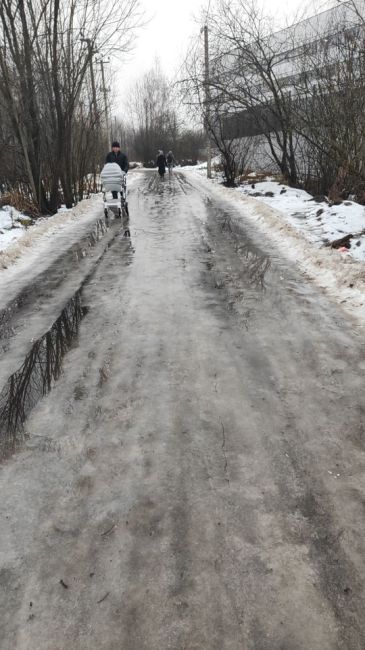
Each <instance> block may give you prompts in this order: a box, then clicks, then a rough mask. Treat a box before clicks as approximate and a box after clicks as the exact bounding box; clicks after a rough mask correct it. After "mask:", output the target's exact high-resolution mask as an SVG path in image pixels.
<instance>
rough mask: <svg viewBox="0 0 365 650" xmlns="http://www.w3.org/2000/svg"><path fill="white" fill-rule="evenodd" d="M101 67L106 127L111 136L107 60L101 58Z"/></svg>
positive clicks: (108, 136)
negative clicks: (105, 67) (106, 74)
mask: <svg viewBox="0 0 365 650" xmlns="http://www.w3.org/2000/svg"><path fill="white" fill-rule="evenodd" d="M99 63H100V67H101V81H102V84H103V95H104V111H105V127H106V132H107V138H108V140H109V138H110V137H111V134H110V128H111V127H110V124H109V107H108V91H107V87H106V85H105V74H104V63H107V62H106V61H103V60H102V59H100V61H99Z"/></svg>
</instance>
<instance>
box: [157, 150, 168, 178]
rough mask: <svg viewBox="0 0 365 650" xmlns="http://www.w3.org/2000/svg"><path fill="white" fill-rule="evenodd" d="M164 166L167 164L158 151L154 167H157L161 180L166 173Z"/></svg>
mask: <svg viewBox="0 0 365 650" xmlns="http://www.w3.org/2000/svg"><path fill="white" fill-rule="evenodd" d="M166 165H167V162H166V158H165V156H164V152H163V151H161V150H160V151H159V152H158V156H157V160H156V167H158V173H159V174H160V176H161V178H163V177H164V175H165V173H166Z"/></svg>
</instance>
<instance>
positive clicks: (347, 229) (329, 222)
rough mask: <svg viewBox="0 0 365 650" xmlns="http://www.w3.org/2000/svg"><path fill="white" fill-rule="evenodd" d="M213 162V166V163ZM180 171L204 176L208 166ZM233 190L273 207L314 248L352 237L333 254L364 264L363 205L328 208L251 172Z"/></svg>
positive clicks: (216, 178) (216, 177)
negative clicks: (258, 178) (259, 177)
mask: <svg viewBox="0 0 365 650" xmlns="http://www.w3.org/2000/svg"><path fill="white" fill-rule="evenodd" d="M212 162H213V164H214V161H212ZM213 166H214V165H213ZM183 169H184V170H186V171H188V170H190V171H193V172H194V173H196V174H198V175H201V176H205V175H206V170H207V165H206V163H201V164H199V165H196V166H195V167H186V168H183ZM221 181H222V174H221V173H218V172H214V171H213V178H212V182H213V183H214V184H217V183H218V184H219V183H220V182H221ZM234 191H236V192H239V193H243V194H244V195H247V196H251V197H253V198H254V199H255V200H256V201H258V202H262V203H264V204H265V205H268V206H269V207H271V208H273V209H274V210H275V211H276V214H277V216H279V215H280V216H281V218H282V220H283V224H282V225H284V224H285V223H286V224H288V225H290V226H292V227H293V228H294V229H295V230H297V231H298V233H299V234H300V235H301V236H302V237H303V238H304V239H306V240H307V242H310V243H312V244H313V246H315V247H316V248H320V247H322V246H327V245H329V244H330V243H331V242H334V241H336V240H338V239H341V238H342V237H345V236H346V235H349V234H351V235H353V237H352V238H351V240H350V242H349V244H348V246H349V248H346V246H345V247H340V248H338V249H336V255H340V256H341V255H345V256H348V257H352V258H353V259H355V260H357V261H359V262H365V207H364V206H363V205H359V204H358V203H355V202H354V201H350V200H348V201H343V202H342V203H341V204H340V205H332V206H331V205H329V203H328V202H326V201H316V200H314V199H313V197H312V196H311V195H310V194H308V192H306V191H305V190H300V189H295V188H292V187H288V186H287V185H284V184H282V183H279V182H277V181H276V180H274V179H271V178H267V179H265V180H262V181H258V182H257V180H256V174H254V173H253V174H251V176H250V177H249V178H248V180H247V181H246V182H245V183H243V184H242V185H240V186H239V187H237V188H236V189H235V190H233V189H232V190H229V192H234ZM278 225H280V224H278ZM281 234H282V235H283V234H284V233H283V232H282V233H281ZM282 245H283V247H284V248H286V246H287V244H286V242H285V239H283V240H282Z"/></svg>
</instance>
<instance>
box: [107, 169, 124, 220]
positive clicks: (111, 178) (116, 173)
mask: <svg viewBox="0 0 365 650" xmlns="http://www.w3.org/2000/svg"><path fill="white" fill-rule="evenodd" d="M126 176H127V174H126V173H125V172H124V171H123V170H122V169H121V168H120V167H119V165H118V164H117V163H106V164H105V165H104V167H103V169H102V170H101V172H100V178H101V182H102V186H103V201H104V214H105V216H106V217H108V214H109V210H111V211H112V212H114V213H115V214H116V216H117V217H119V218H121V217H122V215H123V217H128V216H129V211H128V203H127V180H126ZM108 192H109V193H111V192H116V193H119V192H120V199H119V198H116V199H114V198H110V197H108V196H107V194H108Z"/></svg>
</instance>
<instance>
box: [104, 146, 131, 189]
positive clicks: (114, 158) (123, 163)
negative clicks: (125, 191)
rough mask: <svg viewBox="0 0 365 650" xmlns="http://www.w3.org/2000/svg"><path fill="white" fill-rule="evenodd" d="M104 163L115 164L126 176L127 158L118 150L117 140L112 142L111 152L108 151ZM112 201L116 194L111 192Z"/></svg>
mask: <svg viewBox="0 0 365 650" xmlns="http://www.w3.org/2000/svg"><path fill="white" fill-rule="evenodd" d="M105 162H106V163H117V164H118V165H119V167H120V168H121V169H122V170H123V171H124V172H125V173H126V174H127V172H128V169H129V162H128V158H127V156H126V155H125V153H122V151H121V150H120V144H119V142H117V140H114V142H112V150H111V151H109V153H108V155H107V157H106V158H105ZM112 194H113V199H117V198H118V192H113V193H112Z"/></svg>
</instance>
